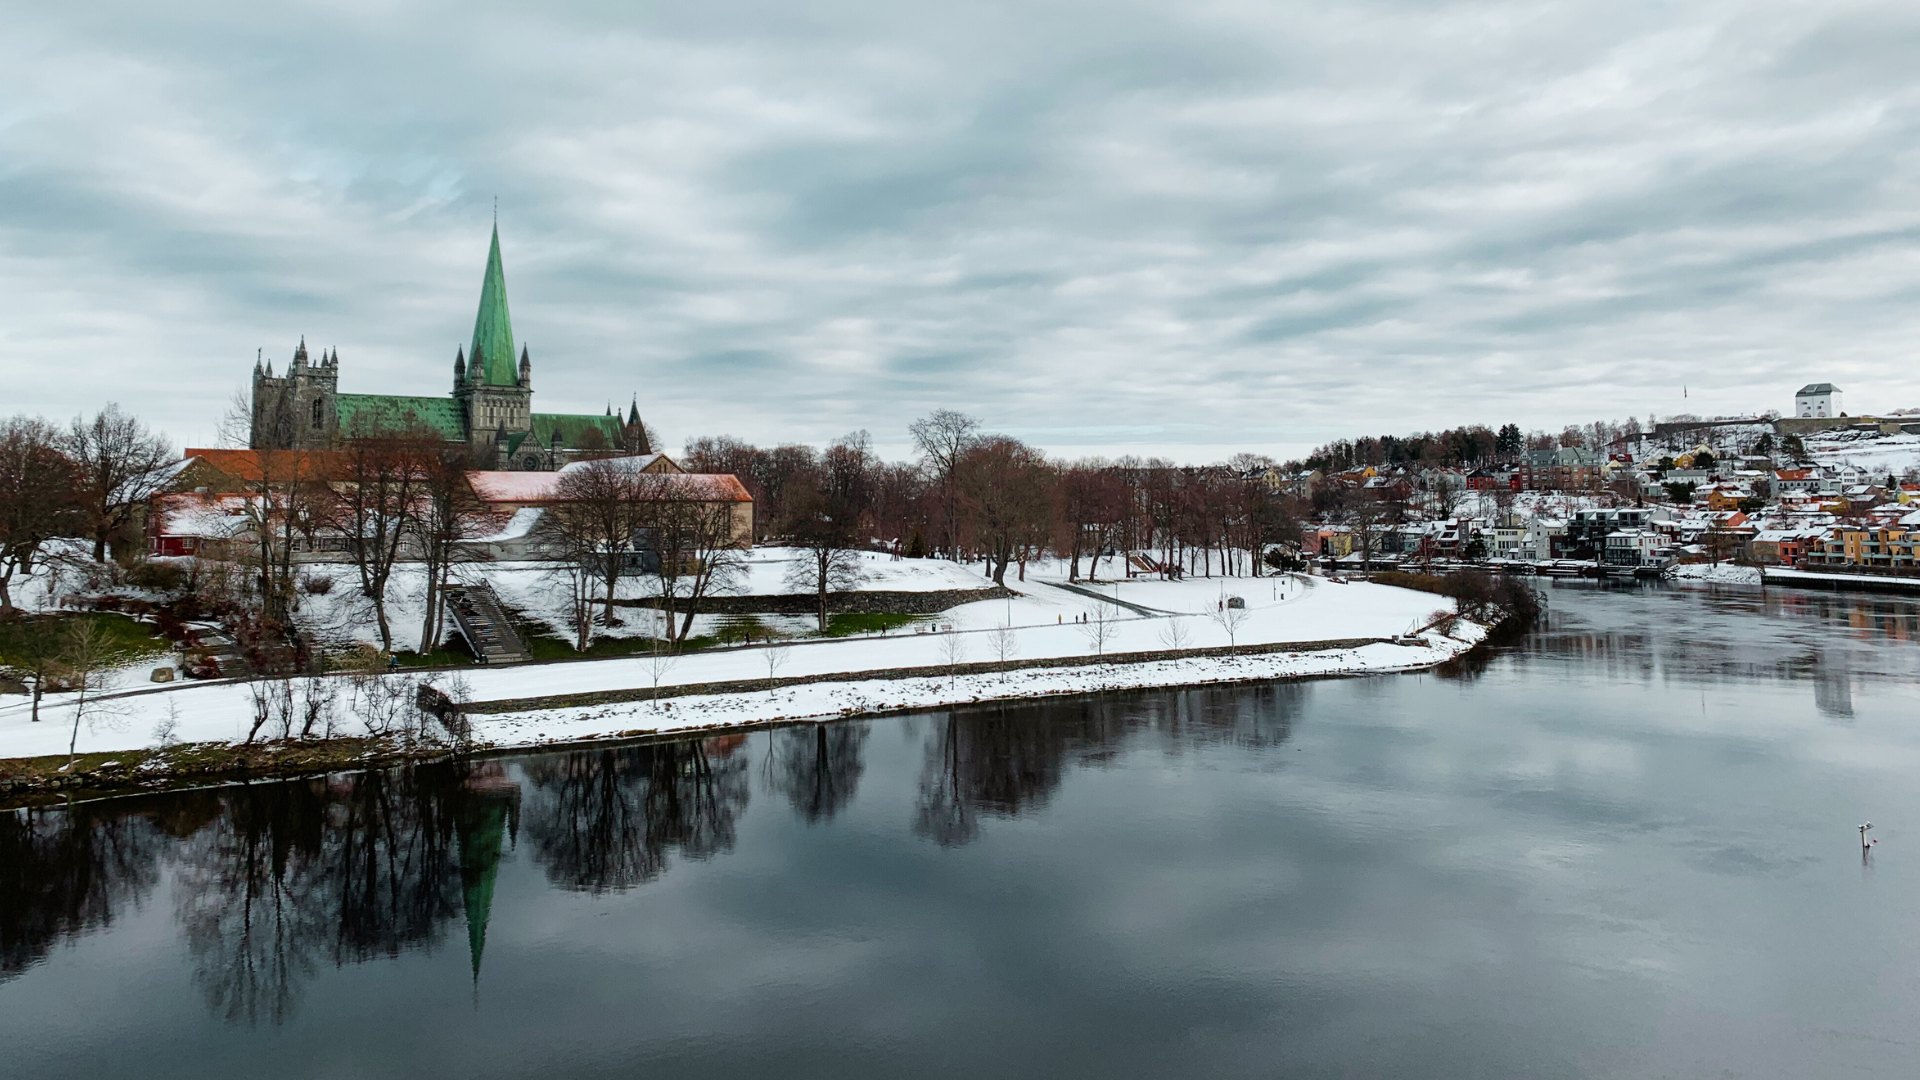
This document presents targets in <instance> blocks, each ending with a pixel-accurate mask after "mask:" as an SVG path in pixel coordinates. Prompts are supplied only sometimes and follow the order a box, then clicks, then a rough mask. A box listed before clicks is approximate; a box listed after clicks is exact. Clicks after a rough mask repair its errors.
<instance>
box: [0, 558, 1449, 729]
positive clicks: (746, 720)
mask: <svg viewBox="0 0 1920 1080" xmlns="http://www.w3.org/2000/svg"><path fill="white" fill-rule="evenodd" d="M1021 588H1022V590H1023V595H1022V596H1020V597H1016V598H1014V599H1011V600H1005V601H999V600H996V601H986V602H982V603H976V604H968V605H964V606H962V607H960V608H956V609H954V610H952V611H951V612H948V613H947V614H946V615H943V616H941V617H940V618H939V620H938V621H937V623H936V624H934V625H931V626H928V625H922V626H919V627H916V628H914V629H912V630H906V631H899V632H895V633H893V634H891V635H886V636H870V637H855V638H838V639H820V640H810V641H796V642H793V643H791V644H787V645H784V646H782V647H779V648H777V649H774V650H767V649H763V648H734V649H718V650H709V651H705V652H697V653H690V654H687V655H684V656H681V657H678V658H676V659H674V660H673V661H672V662H671V664H669V665H665V666H663V667H662V668H660V669H656V668H655V666H654V665H653V663H652V661H651V660H650V659H648V658H644V657H642V658H625V659H612V660H587V661H574V662H567V663H553V664H535V665H524V666H518V667H507V668H471V669H463V670H462V671H461V672H460V673H459V676H460V679H461V681H463V682H464V684H465V691H464V696H466V697H467V698H468V699H469V700H471V701H472V702H475V703H486V702H506V701H517V700H521V699H527V698H536V699H537V698H559V697H562V696H568V695H579V694H589V693H600V692H606V693H616V694H617V693H619V692H622V691H626V692H632V691H639V690H646V691H649V692H651V691H652V689H653V688H654V687H655V686H656V685H657V686H658V687H660V688H661V689H662V690H663V691H669V692H671V691H673V690H674V689H675V688H691V687H698V686H703V685H707V684H713V683H728V682H733V683H738V682H741V681H747V680H767V679H768V678H769V677H770V676H771V677H772V678H773V679H775V680H784V679H794V678H802V677H805V678H819V677H821V676H832V675H834V674H836V673H842V672H848V673H852V672H859V673H863V677H862V678H860V679H858V680H847V681H842V680H833V679H831V678H828V679H827V680H825V681H814V682H807V683H805V684H802V685H790V686H783V687H778V688H776V689H775V690H773V691H772V692H771V693H769V692H767V691H765V690H755V691H751V692H745V693H727V694H714V695H702V694H699V693H698V692H697V691H696V692H693V693H685V692H682V693H681V696H678V697H673V698H671V699H669V700H667V701H662V702H659V703H657V704H656V703H655V702H652V701H640V702H626V703H622V704H619V705H598V706H588V707H580V708H557V709H547V708H542V709H536V710H531V711H518V712H510V713H493V714H484V715H479V716H476V717H475V725H474V735H475V737H476V738H477V739H478V740H480V741H482V742H486V743H491V744H494V745H496V746H502V747H508V746H527V745H538V744H541V743H547V742H554V741H563V740H571V739H580V738H587V737H593V736H602V735H613V734H618V733H627V732H635V731H669V730H677V729H683V728H696V727H705V726H710V725H716V724H724V725H749V724H757V723H763V722H766V721H769V720H775V719H795V718H802V717H823V716H839V715H847V714H850V713H858V712H864V711H889V710H897V709H903V708H921V707H934V706H939V705H945V704H953V703H960V702H974V701H981V700H990V699H1016V698H1030V697H1041V696H1048V695H1055V694H1066V693H1078V692H1084V691H1089V690H1106V689H1122V688H1140V687H1151V686H1168V685H1197V684H1205V683H1216V682H1230V681H1245V680H1250V679H1267V678H1286V677H1297V676H1309V675H1336V674H1357V673H1365V672H1384V671H1400V670H1407V669H1410V668H1418V667H1425V666H1431V665H1433V664H1436V663H1439V662H1442V661H1444V660H1446V659H1448V658H1450V657H1452V656H1455V655H1458V654H1459V653H1460V652H1463V651H1465V650H1466V649H1468V648H1470V647H1471V644H1472V642H1473V641H1475V640H1477V639H1478V635H1479V633H1480V630H1479V628H1477V627H1473V626H1471V625H1469V624H1465V623H1462V624H1460V625H1459V626H1458V627H1457V628H1456V629H1455V631H1454V633H1455V634H1456V635H1458V636H1456V637H1448V636H1445V635H1442V634H1438V633H1428V634H1425V635H1423V636H1422V641H1423V644H1421V645H1417V646H1414V645H1394V644H1385V643H1382V644H1367V645H1364V646H1360V647H1342V648H1334V649H1327V650H1319V651H1291V652H1284V653H1271V654H1259V655H1250V656H1244V655H1237V656H1216V657H1185V658H1181V659H1173V660H1158V661H1149V662H1135V663H1126V664H1118V663H1107V662H1102V661H1100V660H1099V657H1101V656H1104V655H1106V654H1114V653H1128V654H1138V653H1151V652H1168V651H1177V650H1182V649H1204V648H1219V647H1226V646H1230V645H1238V646H1246V645H1289V644H1299V643H1311V642H1329V641H1349V640H1354V639H1387V638H1395V637H1399V636H1402V635H1405V634H1407V633H1409V632H1410V631H1412V630H1414V629H1415V628H1418V627H1421V626H1424V625H1425V624H1427V623H1428V622H1430V621H1431V619H1432V617H1433V616H1434V615H1435V614H1436V613H1437V612H1441V611H1446V610H1448V609H1450V608H1451V607H1452V604H1451V602H1450V601H1447V600H1445V599H1443V598H1441V597H1438V596H1433V595H1430V594H1427V593H1421V592H1413V591H1409V590H1405V589H1396V588H1390V587H1387V586H1382V585H1371V584H1364V583H1354V584H1345V585H1343V584H1332V583H1327V582H1323V581H1318V580H1313V579H1265V578H1262V579H1237V580H1236V579H1229V580H1224V581H1223V580H1221V579H1212V580H1188V581H1177V582H1169V581H1136V582H1127V583H1125V584H1123V585H1121V586H1120V587H1119V591H1120V594H1121V599H1122V601H1123V602H1124V603H1127V604H1130V605H1137V606H1139V607H1141V608H1145V609H1151V610H1155V611H1166V612H1175V613H1177V614H1172V615H1167V616H1155V617H1141V616H1133V615H1129V616H1128V617H1126V618H1120V619H1115V620H1113V621H1111V622H1110V623H1106V624H1105V625H1104V626H1103V625H1101V619H1100V612H1101V610H1102V609H1103V608H1105V609H1106V610H1107V611H1109V612H1111V611H1112V610H1113V608H1112V606H1111V605H1108V604H1103V603H1102V602H1101V601H1099V600H1096V599H1093V598H1090V597H1088V596H1085V595H1083V594H1080V593H1074V592H1069V591H1067V590H1065V589H1062V588H1058V587H1056V586H1053V585H1049V584H1047V583H1045V582H1042V581H1038V580H1035V581H1030V582H1028V583H1026V584H1025V585H1023V586H1021ZM1112 588H1113V587H1112V586H1107V587H1106V588H1105V589H1104V590H1102V591H1107V592H1111V591H1112ZM1230 596H1231V597H1239V598H1240V599H1241V601H1242V602H1243V603H1245V604H1246V605H1247V606H1246V608H1245V610H1244V611H1242V612H1240V613H1239V620H1240V621H1239V624H1238V625H1236V626H1233V627H1231V629H1230V628H1229V627H1228V626H1226V625H1224V621H1231V620H1223V619H1222V616H1221V613H1222V610H1223V609H1224V608H1225V607H1226V605H1227V604H1228V603H1229V600H1228V598H1229V597H1230ZM1009 620H1010V622H1009ZM1083 620H1084V621H1083ZM1002 625H1005V626H1007V629H1006V630H1005V632H1002V631H1001V630H1000V629H999V627H1001V626H1002ZM944 628H951V629H950V630H944ZM1102 639H1104V640H1102ZM1049 658H1059V659H1060V660H1061V662H1062V663H1061V666H1060V667H1058V668H1054V667H1050V666H1039V667H1029V668H1026V669H1023V670H1019V671H1015V672H1009V673H1006V674H1004V675H1002V674H1001V673H997V672H996V673H992V674H975V675H961V676H959V677H952V678H929V677H913V678H885V677H875V676H873V675H872V674H871V673H873V672H880V671H887V670H900V671H902V673H903V674H905V673H906V672H907V671H908V670H910V669H927V668H942V667H952V666H954V665H956V664H966V663H979V662H986V661H1000V660H1016V659H1017V660H1022V661H1027V662H1032V661H1035V660H1045V659H1049ZM770 661H771V666H770ZM1089 661H1092V662H1091V663H1089ZM656 676H657V678H656ZM411 677H412V676H408V675H405V674H401V675H392V676H386V677H385V678H387V679H390V680H405V679H408V678H411ZM447 681H449V678H448V677H446V676H442V682H443V685H444V684H445V683H446V682H447ZM350 697H351V695H348V694H344V693H343V694H342V695H341V700H340V704H339V709H340V713H339V716H338V717H337V720H336V727H337V729H338V730H341V731H342V732H344V733H346V734H360V733H361V731H362V730H363V729H362V725H361V721H360V720H359V719H358V718H357V717H356V716H355V715H353V713H352V711H351V708H350V706H349V705H348V704H347V700H348V699H349V698H350ZM104 704H105V705H106V708H104V709H102V710H101V711H99V712H98V713H96V714H95V716H94V718H92V719H90V720H87V721H84V722H83V723H82V725H81V731H80V735H79V740H78V745H79V749H80V750H81V752H119V751H123V750H137V749H143V748H150V747H153V746H156V745H159V744H161V743H163V742H165V741H170V740H171V741H179V742H210V741H211V742H234V741H238V740H241V739H244V738H245V737H246V734H247V731H248V728H249V726H250V724H251V720H252V717H253V714H254V698H253V695H252V692H251V690H250V689H249V687H248V685H246V684H242V683H213V684H188V685H182V686H177V687H172V688H166V689H161V690H157V691H153V692H146V693H137V694H132V695H128V696H123V697H119V698H114V699H111V700H110V701H109V702H106V703H104ZM71 710H72V704H71V703H70V702H68V701H61V700H54V699H51V698H50V699H49V702H48V704H47V706H46V707H44V708H43V710H42V712H43V717H44V718H43V719H42V721H41V722H39V723H32V722H30V721H29V719H28V714H27V708H26V705H25V703H24V702H23V701H20V700H18V699H10V700H8V702H7V704H6V705H4V706H0V757H27V756H39V755H48V754H62V753H65V752H66V749H67V740H68V738H69V736H70V735H71V734H72V727H71V725H72V711H71Z"/></svg>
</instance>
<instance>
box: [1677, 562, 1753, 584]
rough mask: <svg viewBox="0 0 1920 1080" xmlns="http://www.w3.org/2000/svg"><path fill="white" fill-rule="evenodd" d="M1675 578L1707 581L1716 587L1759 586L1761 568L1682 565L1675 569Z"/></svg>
mask: <svg viewBox="0 0 1920 1080" xmlns="http://www.w3.org/2000/svg"><path fill="white" fill-rule="evenodd" d="M1673 576H1674V577H1675V578H1678V579H1679V580H1681V581H1706V582H1711V583H1713V584H1716V585H1758V584H1760V568H1759V567H1757V566H1735V565H1734V564H1733V563H1719V564H1717V565H1716V564H1714V563H1681V564H1680V565H1678V566H1676V567H1674V568H1673Z"/></svg>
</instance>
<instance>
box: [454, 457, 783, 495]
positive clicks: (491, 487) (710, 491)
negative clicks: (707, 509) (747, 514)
mask: <svg viewBox="0 0 1920 1080" xmlns="http://www.w3.org/2000/svg"><path fill="white" fill-rule="evenodd" d="M660 456H661V455H657V454H656V455H647V456H646V457H634V458H606V459H604V460H607V461H612V462H622V463H625V462H641V461H645V460H647V458H656V459H657V458H658V457H660ZM586 464H588V463H587V462H574V463H573V464H572V465H568V466H566V468H563V469H561V470H560V471H558V472H503V471H479V472H470V473H468V474H467V483H468V484H469V485H470V486H471V487H472V488H473V491H474V494H476V495H478V496H480V499H481V500H482V501H483V502H489V503H495V504H501V503H505V504H515V503H518V504H523V505H524V504H528V503H550V502H554V501H556V500H557V499H558V498H559V488H560V478H561V477H563V476H566V475H567V474H568V470H573V469H577V468H579V467H581V466H584V465H586ZM622 468H623V469H626V470H629V471H632V472H644V471H647V470H646V469H645V467H644V466H642V465H623V466H622ZM654 475H657V476H659V477H660V479H661V483H662V490H663V491H664V492H666V493H668V494H670V495H672V496H675V497H679V498H685V499H694V500H699V501H706V502H752V501H753V496H751V495H749V494H747V489H746V487H745V486H743V485H742V484H741V483H740V480H739V478H737V477H735V476H733V475H732V474H731V473H686V472H679V471H678V470H677V469H676V470H674V471H669V472H655V473H654Z"/></svg>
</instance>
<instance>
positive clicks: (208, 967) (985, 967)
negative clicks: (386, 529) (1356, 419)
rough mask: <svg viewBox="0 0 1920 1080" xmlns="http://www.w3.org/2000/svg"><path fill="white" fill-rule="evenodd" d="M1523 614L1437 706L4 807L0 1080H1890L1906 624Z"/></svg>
mask: <svg viewBox="0 0 1920 1080" xmlns="http://www.w3.org/2000/svg"><path fill="white" fill-rule="evenodd" d="M1545 592H1546V594H1547V596H1548V599H1549V605H1548V606H1549V612H1550V614H1549V617H1548V621H1547V623H1546V625H1545V627H1544V628H1543V629H1542V630H1540V631H1539V632H1537V633H1535V634H1533V635H1531V636H1530V637H1528V638H1527V639H1525V640H1524V641H1522V642H1520V643H1518V644H1515V645H1511V646H1506V647H1503V648H1500V649H1498V650H1494V651H1490V652H1486V653H1482V654H1477V655H1476V657H1474V658H1472V662H1470V663H1468V664H1466V665H1463V666H1460V667H1456V668H1455V669H1453V670H1449V671H1441V672H1431V673H1425V674H1417V675H1394V676H1381V677H1372V678H1360V679H1341V680H1327V681H1318V682H1299V683H1286V684H1277V685H1269V686H1258V687H1242V688H1231V689H1220V690H1210V691H1168V692H1160V693H1153V694H1139V695H1126V696H1116V697H1111V698H1102V699H1095V700H1077V701H1064V702H1050V703H1043V704H1033V705H1022V706H1018V707H1006V708H998V707H981V708H974V709H967V710H959V711H951V712H939V713H932V714H926V715H919V716H910V717H895V718H886V719H880V720H874V721H870V722H846V723H839V724H834V725H830V726H825V727H819V728H790V729H783V730H777V731H771V732H768V731H761V732H754V733H751V734H747V735H732V736H723V737H716V738H708V739H703V740H696V741H686V742H677V743H660V744H653V745H645V746H630V747H624V748H605V749H593V750H585V751H578V752H569V753H557V754H543V755H527V756H520V757H512V758H503V759H496V760H491V761H485V762H482V763H478V764H475V765H472V766H467V767H458V768H456V767H435V768H429V769H420V770H416V771H413V772H411V773H407V772H394V773H373V774H365V775H343V776H337V777H332V778H328V779H324V780H313V781H306V782H298V783H283V784H271V785H259V786H255V787H253V788H249V789H225V790H219V791H207V792H196V793H183V794H173V795H167V796H160V797H151V798H141V799H138V800H130V801H121V802H114V803H104V804H93V805H87V806H82V807H79V808H76V809H74V810H72V811H61V810H40V811H34V812H31V813H27V812H18V813H14V812H5V811H0V1075H4V1076H6V1077H9V1078H11V1080H28V1078H40V1077H47V1078H54V1077H60V1078H69V1077H75V1076H102V1077H109V1076H114V1077H117V1076H135V1075H137V1076H141V1077H146V1078H159V1077H193V1078H205V1077H228V1076H234V1077H239V1076H248V1077H254V1076H274V1077H343V1076H355V1077H382V1076H392V1077H402V1076H407V1077H413V1076H460V1077H462V1078H474V1077H503V1078H504V1077H527V1076H542V1077H599V1076H607V1077H612V1076H623V1077H624V1076H634V1075H641V1074H647V1075H674V1076H679V1077H740V1076H782V1077H816V1076H817V1077H836V1078H848V1077H851V1078H863V1077H902V1076H916V1077H918V1076H955V1077H1013V1076H1034V1077H1041V1076H1046V1077H1058V1076H1102V1077H1162V1076H1208V1077H1242V1076H1244V1077H1256V1076H1258V1077H1265V1076H1275V1075H1285V1076H1307V1077H1317V1076H1328V1077H1332V1076H1405V1077H1413V1076H1418V1077H1427V1078H1452V1077H1530V1078H1541V1077H1653V1076H1683V1077H1693V1076H1705V1075H1713V1076H1738V1077H1795V1078H1804V1077H1852V1076H1888V1077H1894V1076H1898V1077H1911V1076H1914V1075H1920V1032H1917V1031H1916V1027H1915V1025H1916V1022H1917V1018H1920V934H1917V933H1916V930H1917V929H1920V784H1916V783H1915V779H1916V777H1917V776H1920V681H1917V680H1916V676H1920V648H1917V647H1916V644H1915V638H1916V635H1917V634H1920V602H1916V601H1913V600H1908V599H1904V598H1893V597H1878V596H1875V597H1866V596H1859V597H1855V596H1843V595H1835V594H1826V593H1806V592H1792V591H1780V590H1774V591H1769V592H1765V593H1762V592H1761V591H1759V590H1757V589H1742V588H1722V589H1717V590H1716V589H1705V588H1698V587H1643V586H1603V585H1595V584H1587V583H1560V584H1555V585H1549V586H1546V587H1545ZM1868 818H1871V819H1872V820H1873V821H1875V822H1876V823H1877V824H1876V828H1875V830H1874V835H1875V836H1876V837H1877V838H1878V839H1879V840H1880V844H1879V846H1878V847H1877V848H1875V849H1874V850H1873V852H1872V853H1871V854H1870V855H1866V856H1863V854H1862V852H1861V850H1860V845H1859V842H1858V837H1857V833H1856V826H1857V825H1859V824H1860V822H1861V821H1862V820H1865V819H1868Z"/></svg>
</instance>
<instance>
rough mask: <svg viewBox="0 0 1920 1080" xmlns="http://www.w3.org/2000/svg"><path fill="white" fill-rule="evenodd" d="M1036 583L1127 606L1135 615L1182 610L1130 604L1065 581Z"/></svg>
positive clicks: (1165, 613)
mask: <svg viewBox="0 0 1920 1080" xmlns="http://www.w3.org/2000/svg"><path fill="white" fill-rule="evenodd" d="M1034 584H1038V585H1045V586H1047V587H1048V588H1052V589H1064V590H1066V591H1067V592H1070V593H1077V594H1079V595H1080V596H1084V597H1086V598H1087V599H1089V600H1101V601H1104V602H1106V603H1109V604H1112V605H1113V606H1114V607H1120V608H1125V609H1127V610H1128V611H1131V612H1133V613H1134V614H1135V615H1140V616H1144V617H1146V618H1149V619H1157V618H1160V617H1161V616H1164V615H1178V614H1181V613H1180V612H1177V611H1161V610H1160V609H1159V608H1150V607H1141V606H1140V605H1139V604H1129V603H1127V602H1126V601H1125V600H1116V599H1114V598H1113V597H1111V596H1109V595H1107V594H1106V593H1103V592H1096V591H1094V590H1093V589H1087V588H1082V587H1081V586H1079V585H1069V584H1067V583H1066V582H1064V581H1040V582H1035V583H1034Z"/></svg>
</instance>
